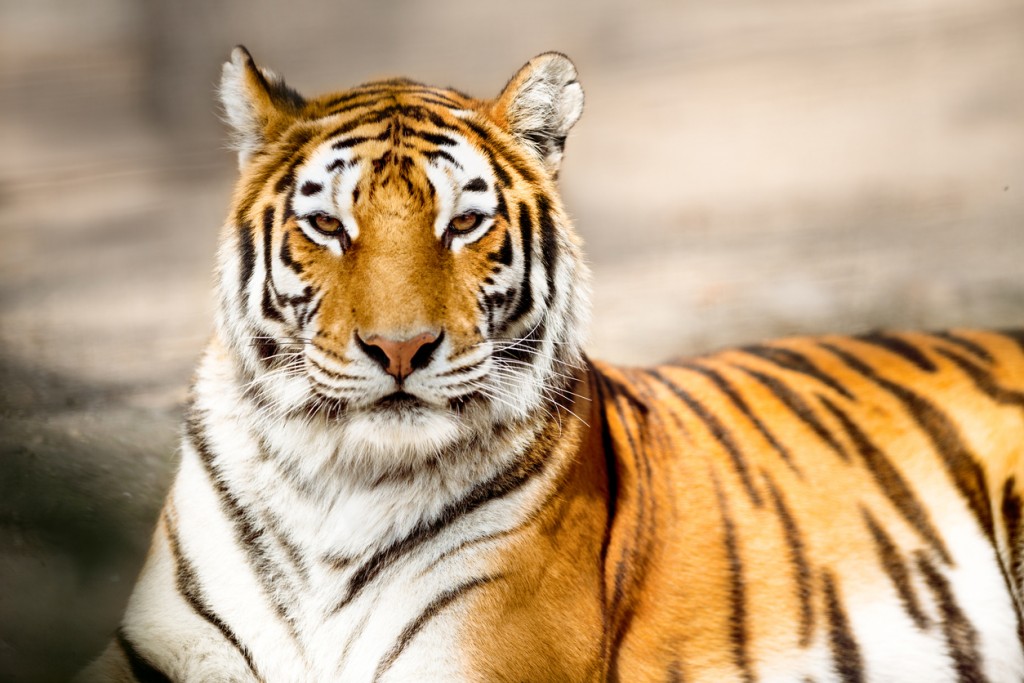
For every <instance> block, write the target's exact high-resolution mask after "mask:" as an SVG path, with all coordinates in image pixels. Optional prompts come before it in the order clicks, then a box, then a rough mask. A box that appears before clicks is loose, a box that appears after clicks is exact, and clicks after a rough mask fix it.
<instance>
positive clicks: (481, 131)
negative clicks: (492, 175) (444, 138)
mask: <svg viewBox="0 0 1024 683" xmlns="http://www.w3.org/2000/svg"><path fill="white" fill-rule="evenodd" d="M464 123H465V124H466V126H467V127H469V129H470V130H472V131H473V132H474V133H476V134H477V135H478V136H479V137H480V142H481V145H480V147H481V148H484V149H486V150H488V153H489V156H491V157H492V158H495V157H499V156H500V157H501V158H502V159H503V160H504V161H505V162H507V163H508V164H509V166H511V167H512V170H514V171H515V172H516V173H517V174H519V177H521V178H522V179H523V180H525V181H526V182H527V183H531V184H532V183H536V182H537V180H538V179H537V175H536V174H535V173H534V172H533V171H532V170H530V168H529V167H528V166H527V165H526V162H525V160H524V159H523V157H522V155H521V154H520V153H519V152H518V151H517V150H513V149H512V148H510V147H509V146H508V145H506V144H505V143H504V142H502V141H501V140H499V139H498V138H496V137H495V136H494V135H492V134H491V133H490V131H488V130H487V129H486V128H484V127H483V126H481V125H480V124H479V123H477V122H476V121H472V120H469V119H466V120H465V121H464ZM491 150H493V151H491ZM502 182H504V181H502ZM505 184H506V185H510V184H511V182H508V183H505Z"/></svg>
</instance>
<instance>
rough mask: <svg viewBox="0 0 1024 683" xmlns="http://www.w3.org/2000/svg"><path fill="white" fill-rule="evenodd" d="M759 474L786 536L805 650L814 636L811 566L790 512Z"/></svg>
mask: <svg viewBox="0 0 1024 683" xmlns="http://www.w3.org/2000/svg"><path fill="white" fill-rule="evenodd" d="M761 474H762V476H763V477H764V480H765V483H766V484H767V485H768V493H770V494H771V497H772V502H773V503H774V504H775V513H776V514H777V515H778V516H779V521H780V522H782V529H783V531H784V532H785V535H786V545H787V546H788V547H789V561H790V564H792V565H793V581H794V582H795V583H796V597H797V601H798V602H799V603H800V647H807V646H808V645H810V644H811V637H812V636H813V635H814V610H813V608H812V605H811V600H812V598H813V595H812V594H813V592H814V586H813V584H812V581H811V565H810V563H809V562H808V561H807V550H806V547H805V546H804V541H803V537H802V536H801V534H800V529H799V528H798V527H797V525H796V521H795V520H794V519H793V515H792V513H790V511H789V508H788V507H786V501H785V499H783V497H782V494H781V493H780V492H779V489H778V487H776V486H775V482H774V481H773V480H772V478H771V477H770V476H769V475H768V473H767V472H765V471H762V472H761Z"/></svg>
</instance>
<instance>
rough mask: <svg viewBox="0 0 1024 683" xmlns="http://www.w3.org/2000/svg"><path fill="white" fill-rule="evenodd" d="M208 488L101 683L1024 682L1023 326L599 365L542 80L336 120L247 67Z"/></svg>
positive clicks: (212, 347) (173, 520)
mask: <svg viewBox="0 0 1024 683" xmlns="http://www.w3.org/2000/svg"><path fill="white" fill-rule="evenodd" d="M220 93H221V100H222V104H223V107H224V112H225V118H226V120H227V121H228V122H229V124H230V126H231V128H232V139H233V143H234V145H235V148H236V150H237V152H238V165H239V177H238V182H237V186H236V190H235V193H234V196H233V200H232V203H231V206H230V209H229V211H228V214H227V218H226V220H225V222H224V225H223V228H222V230H221V237H220V247H219V249H218V252H217V269H216V283H217V284H216V289H215V297H216V300H217V304H218V305H217V307H216V318H215V331H214V334H213V336H212V338H211V340H210V342H209V345H208V347H207V349H206V351H205V352H204V354H203V356H202V359H201V360H200V363H199V366H198V369H197V371H196V376H195V380H194V383H193V386H192V389H191V393H190V400H189V406H188V410H187V414H186V417H185V424H184V429H183V436H182V443H181V462H180V466H179V469H178V472H177V474H176V476H175V479H174V482H173V485H172V487H171V489H170V491H169V492H168V494H167V497H166V500H165V502H164V506H163V508H162V511H161V513H160V518H159V521H158V523H157V526H156V529H155V531H154V534H153V539H152V545H151V548H150V551H149V554H148V556H147V558H146V562H145V565H144V567H143V569H142V572H141V574H140V575H139V577H138V580H137V582H136V584H135V586H134V589H133V592H132V594H131V597H130V599H129V602H128V605H127V608H126V610H125V612H124V616H123V618H122V620H121V622H120V624H119V626H118V628H117V629H116V632H115V633H114V635H113V638H112V639H111V641H110V644H109V645H108V647H107V648H106V650H105V651H104V652H103V653H102V655H101V656H100V657H99V658H98V659H97V660H96V661H95V662H94V663H93V664H92V665H90V667H89V668H88V669H87V670H86V671H84V672H83V673H82V675H81V678H80V680H83V681H123V682H138V683H146V682H150V681H157V682H163V681H174V682H176V683H184V682H192V681H238V682H247V683H252V682H265V683H305V682H318V683H319V682H325V681H345V682H357V683H358V682H364V681H365V682H388V681H446V682H447V681H588V682H596V681H629V682H633V681H708V682H714V683H717V682H721V681H749V682H753V681H799V682H806V681H815V682H817V683H824V682H827V681H842V682H847V681H886V682H889V681H906V682H915V683H916V682H918V681H958V682H967V681H993V682H998V681H1019V680H1021V679H1022V678H1024V649H1022V647H1024V646H1022V642H1024V641H1022V633H1024V629H1022V622H1021V599H1022V592H1021V591H1022V581H1024V564H1022V554H1024V532H1022V528H1024V527H1022V518H1021V509H1022V497H1024V490H1022V482H1024V332H1022V331H1007V332H985V331H974V330H959V329H958V330H952V331H949V332H940V333H909V332H908V333H903V332H900V333H897V332H886V331H883V332H874V333H870V334H864V335H860V336H823V337H813V338H811V337H808V338H796V339H784V340H779V341H775V342H767V343H763V344H757V345H752V346H746V347H741V348H736V349H732V350H725V351H721V352H719V353H715V354H710V355H705V356H699V357H694V358H689V359H681V360H678V361H675V362H671V363H668V364H665V365H661V366H657V367H652V368H647V369H639V368H621V367H616V366H613V365H609V364H605V363H602V362H600V361H598V360H593V359H591V358H589V357H588V356H587V355H586V354H585V353H584V351H583V348H584V340H585V335H586V330H587V326H588V321H589V317H590V305H589V291H590V289H589V282H590V275H589V271H588V269H587V266H586V263H585V261H584V259H583V255H582V245H581V241H580V239H579V237H578V235H577V233H576V231H575V229H574V227H573V225H572V223H571V221H570V220H569V218H568V216H567V214H566V211H565V209H564V206H563V203H562V199H561V196H560V194H559V192H558V188H557V185H556V179H557V175H558V170H559V166H560V163H561V159H562V156H563V153H564V151H565V143H566V139H567V136H568V134H569V132H570V130H571V128H572V127H573V125H574V124H575V123H576V121H577V120H578V119H579V117H580V115H581V113H582V109H583V90H582V87H581V86H580V83H579V81H578V79H577V71H576V68H575V66H574V65H573V64H572V62H571V61H570V60H569V59H568V58H567V57H565V56H564V55H562V54H559V53H545V54H543V55H540V56H538V57H536V58H535V59H533V60H531V61H530V62H528V63H527V64H526V65H525V66H524V67H523V68H522V69H520V70H519V71H518V72H517V73H516V74H515V75H514V76H513V77H512V78H511V80H510V81H509V82H508V83H507V84H506V85H505V87H504V88H503V89H502V90H501V92H500V93H499V95H498V96H497V97H496V98H493V99H478V98H475V97H472V96H470V95H467V94H465V93H462V92H459V91H457V90H453V89H450V88H437V87H432V86H428V85H424V84H421V83H418V82H415V81H411V80H408V79H392V80H385V81H376V82H372V83H367V84H364V85H361V86H357V87H355V88H351V89H349V90H344V91H340V92H335V93H328V94H325V95H320V96H316V97H307V96H304V95H302V94H300V93H298V92H296V91H295V90H293V89H291V88H290V87H288V86H287V85H286V84H285V82H284V81H283V80H282V79H281V78H280V77H279V76H278V75H276V74H274V73H273V72H271V71H269V70H268V69H265V68H263V67H260V66H258V65H257V64H256V63H255V61H254V60H253V58H252V57H251V55H250V54H249V53H248V52H247V51H246V50H245V49H244V48H236V49H235V51H234V52H233V53H232V55H231V60H230V61H229V62H227V63H226V64H225V65H224V71H223V78H222V82H221V89H220Z"/></svg>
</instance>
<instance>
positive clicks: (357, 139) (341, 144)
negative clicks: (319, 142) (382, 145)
mask: <svg viewBox="0 0 1024 683" xmlns="http://www.w3.org/2000/svg"><path fill="white" fill-rule="evenodd" d="M375 137H376V136H374V137H370V136H369V135H353V136H352V137H350V138H345V139H344V140H338V141H337V142H335V143H334V144H333V145H331V149H348V148H349V147H355V146H356V145H361V144H363V143H364V142H368V141H370V140H373V139H375Z"/></svg>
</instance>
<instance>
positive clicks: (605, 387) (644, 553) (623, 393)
mask: <svg viewBox="0 0 1024 683" xmlns="http://www.w3.org/2000/svg"><path fill="white" fill-rule="evenodd" d="M590 367H591V370H592V371H594V372H596V370H594V368H593V366H590ZM596 376H597V377H598V378H599V384H598V387H599V395H600V399H601V405H602V406H603V409H604V414H603V419H604V423H605V429H606V432H602V442H603V443H604V446H605V453H607V454H608V455H607V457H608V458H618V459H624V458H625V457H627V456H629V457H630V458H631V460H632V461H633V463H634V467H635V469H636V474H637V479H636V481H635V482H634V485H633V488H632V493H633V495H634V498H635V502H636V514H635V515H633V518H634V520H635V521H634V524H633V529H632V531H631V533H629V534H624V537H623V540H622V549H621V554H620V555H619V557H618V558H616V562H615V581H614V583H613V585H612V591H611V595H610V596H608V603H607V604H608V606H609V607H608V612H607V613H608V614H609V620H610V626H609V625H606V626H605V628H606V629H608V628H611V629H612V633H611V634H610V635H607V638H608V639H607V641H606V643H607V645H606V647H607V648H608V655H609V667H608V670H609V671H610V672H615V671H616V669H617V662H618V657H619V653H620V652H621V646H622V641H623V639H624V638H625V637H626V634H627V632H628V631H629V626H630V624H631V623H632V620H633V617H634V616H635V610H634V606H633V600H631V599H630V598H631V596H630V594H629V593H627V591H626V579H627V576H628V575H629V574H631V573H632V574H633V575H634V576H637V577H642V576H644V574H645V573H646V571H647V566H648V564H649V562H650V550H651V545H652V542H651V537H650V530H651V528H652V527H653V526H654V513H655V510H654V506H653V505H650V504H649V502H648V497H649V492H650V487H651V479H652V472H651V467H650V459H649V458H648V457H646V453H644V452H643V450H642V449H641V447H640V444H638V443H637V439H640V438H642V437H643V434H644V432H643V430H642V429H637V432H638V434H637V435H636V436H634V434H633V431H632V430H631V429H630V428H629V425H630V424H631V423H632V424H636V423H637V422H641V423H642V421H643V420H645V419H646V417H647V415H648V413H649V408H648V406H647V405H646V404H645V403H643V402H642V401H639V400H638V399H637V398H636V397H635V396H633V395H632V394H631V393H630V391H629V390H628V388H626V387H624V386H623V385H621V384H619V383H618V382H616V381H615V380H613V379H612V378H611V377H608V376H607V375H601V374H597V375H596ZM623 403H624V404H626V405H627V406H628V407H629V408H630V409H631V410H632V412H633V418H634V419H633V420H632V421H630V420H627V418H626V414H625V411H624V409H623V405H622V404H623ZM609 404H610V405H611V406H612V407H613V408H614V409H615V416H616V418H617V419H618V422H619V425H620V426H621V427H622V431H623V433H624V434H625V435H626V444H627V445H628V452H623V451H624V449H622V448H616V447H615V445H614V443H613V441H612V438H611V431H610V422H611V420H610V417H609V411H608V405H609ZM606 437H607V438H606ZM607 467H608V470H607V471H608V472H609V475H610V476H613V475H614V474H615V473H617V472H618V471H620V469H621V467H622V465H619V464H617V463H615V462H611V461H609V462H608V463H607ZM609 486H610V493H612V494H614V492H615V491H616V490H617V481H616V482H614V483H613V484H610V485H609ZM612 501H614V498H613V499H612ZM611 505H612V506H613V507H611V508H610V509H609V519H611V518H613V517H614V512H615V508H614V502H612V503H611ZM608 533H609V534H610V533H611V532H610V527H609V532H608ZM608 543H610V535H609V536H608V537H606V539H605V553H606V555H605V565H607V564H608V559H607V548H608ZM612 680H617V679H616V678H614V677H613V678H612Z"/></svg>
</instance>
